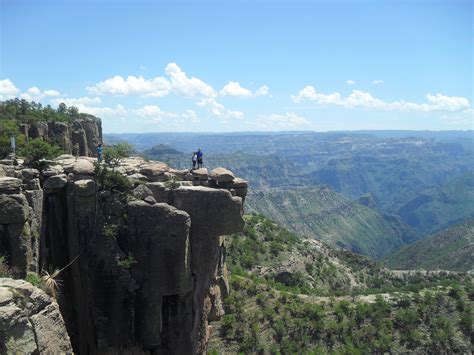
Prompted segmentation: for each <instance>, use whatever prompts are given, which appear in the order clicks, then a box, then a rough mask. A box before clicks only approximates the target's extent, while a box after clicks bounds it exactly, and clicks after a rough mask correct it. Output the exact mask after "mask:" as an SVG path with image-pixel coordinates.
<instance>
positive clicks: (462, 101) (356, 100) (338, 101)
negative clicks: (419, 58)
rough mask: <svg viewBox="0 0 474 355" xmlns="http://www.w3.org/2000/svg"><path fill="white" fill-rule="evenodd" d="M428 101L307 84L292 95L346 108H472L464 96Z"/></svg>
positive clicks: (428, 97)
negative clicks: (332, 90) (321, 89)
mask: <svg viewBox="0 0 474 355" xmlns="http://www.w3.org/2000/svg"><path fill="white" fill-rule="evenodd" d="M425 97H426V100H427V102H426V103H421V104H420V103H415V102H408V101H404V100H399V101H393V102H386V101H384V100H382V99H379V98H376V97H374V96H373V95H372V94H371V93H369V92H365V91H361V90H353V91H352V93H351V94H350V95H348V96H346V97H342V96H341V95H340V94H339V93H337V92H336V93H332V94H322V93H319V92H317V91H316V89H315V88H314V87H313V86H310V85H309V86H306V87H304V88H303V89H302V90H300V91H299V93H298V95H296V96H292V99H293V101H294V102H296V103H300V102H304V101H313V102H316V103H317V104H320V105H336V106H342V107H346V108H365V109H374V110H380V111H420V112H432V111H448V112H459V111H463V110H466V109H468V108H470V103H469V100H468V99H466V98H464V97H457V96H446V95H442V94H436V95H431V94H430V93H428V94H426V95H425Z"/></svg>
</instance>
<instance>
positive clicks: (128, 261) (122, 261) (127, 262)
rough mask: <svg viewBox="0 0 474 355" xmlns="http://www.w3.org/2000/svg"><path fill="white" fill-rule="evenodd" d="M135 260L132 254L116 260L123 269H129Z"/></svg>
mask: <svg viewBox="0 0 474 355" xmlns="http://www.w3.org/2000/svg"><path fill="white" fill-rule="evenodd" d="M136 263H137V262H136V261H135V259H134V258H133V255H131V254H128V256H127V257H126V258H123V259H120V260H119V261H117V265H118V266H120V267H122V268H124V269H130V268H131V267H132V266H133V264H136Z"/></svg>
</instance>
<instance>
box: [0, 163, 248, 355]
mask: <svg viewBox="0 0 474 355" xmlns="http://www.w3.org/2000/svg"><path fill="white" fill-rule="evenodd" d="M43 166H44V168H43V170H42V171H41V172H40V171H37V170H36V171H33V170H32V169H28V170H27V168H26V167H23V166H21V165H19V166H8V168H5V169H3V170H2V171H5V174H4V175H5V176H3V177H0V201H1V202H2V210H1V211H0V236H1V240H0V254H3V255H8V257H7V260H6V262H7V263H8V265H9V266H10V268H11V270H12V271H13V276H14V277H21V278H23V277H25V275H26V274H27V272H29V271H33V272H40V271H42V270H48V271H49V272H52V271H53V270H54V269H58V268H62V267H64V266H65V265H67V264H69V263H70V262H72V264H71V266H69V267H68V268H66V269H65V270H64V271H63V272H62V273H61V274H60V276H59V278H60V279H61V281H62V282H61V287H60V290H59V292H58V303H59V306H60V309H61V314H62V316H63V318H64V320H65V324H66V328H67V330H68V334H69V336H70V339H71V343H72V346H73V348H74V351H76V352H79V353H117V351H120V352H124V353H129V352H133V353H177V354H188V353H204V352H205V351H206V347H207V340H208V337H209V333H210V328H209V325H208V321H209V320H214V319H218V318H219V317H220V316H222V314H223V309H222V302H221V297H222V296H223V295H224V296H225V295H226V294H227V292H228V289H227V287H228V286H227V277H226V272H225V270H226V268H225V264H224V260H225V256H224V246H223V238H222V236H223V235H225V234H230V233H236V232H239V231H241V230H242V228H243V226H244V221H243V219H242V205H243V200H244V199H245V195H246V193H247V186H248V184H247V182H246V181H245V180H242V179H239V178H236V177H234V175H233V174H232V172H230V171H229V170H227V169H223V168H222V169H220V170H217V171H213V172H212V173H211V174H207V172H206V174H204V173H201V172H198V173H194V174H193V172H192V171H188V170H174V169H170V168H169V167H168V166H167V165H166V164H164V163H161V162H153V161H147V162H145V161H144V160H143V159H141V158H129V159H125V160H123V161H122V162H121V163H120V164H119V165H118V166H117V167H115V171H116V172H117V173H119V174H121V175H122V176H124V177H125V181H126V182H127V188H126V189H122V190H120V189H119V190H114V189H107V188H104V185H103V184H102V183H101V182H100V179H98V177H97V176H96V173H97V169H95V167H94V159H93V158H89V157H78V158H76V157H74V156H72V155H62V156H60V157H58V158H56V159H55V160H51V161H45V162H43ZM4 206H5V208H4ZM7 206H8V207H7ZM74 260H75V261H74Z"/></svg>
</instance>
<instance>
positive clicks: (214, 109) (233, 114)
mask: <svg viewBox="0 0 474 355" xmlns="http://www.w3.org/2000/svg"><path fill="white" fill-rule="evenodd" d="M196 105H198V106H199V107H206V108H207V109H208V110H209V111H210V112H211V114H212V115H213V116H216V117H219V118H223V119H227V118H235V119H238V120H241V119H243V118H244V114H243V112H240V111H232V110H228V109H226V108H225V107H224V105H222V104H220V103H218V102H217V101H216V100H215V99H214V98H212V97H209V98H203V99H202V100H201V101H199V102H198V103H197V104H196Z"/></svg>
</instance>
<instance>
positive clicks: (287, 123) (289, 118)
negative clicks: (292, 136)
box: [257, 112, 310, 130]
mask: <svg viewBox="0 0 474 355" xmlns="http://www.w3.org/2000/svg"><path fill="white" fill-rule="evenodd" d="M309 124H310V122H309V121H308V120H307V119H306V118H304V117H301V116H298V115H297V114H295V113H293V112H287V113H285V114H271V115H264V116H260V117H259V118H258V119H257V125H258V126H260V127H262V128H265V129H270V130H279V129H294V128H302V127H305V126H308V125H309Z"/></svg>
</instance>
